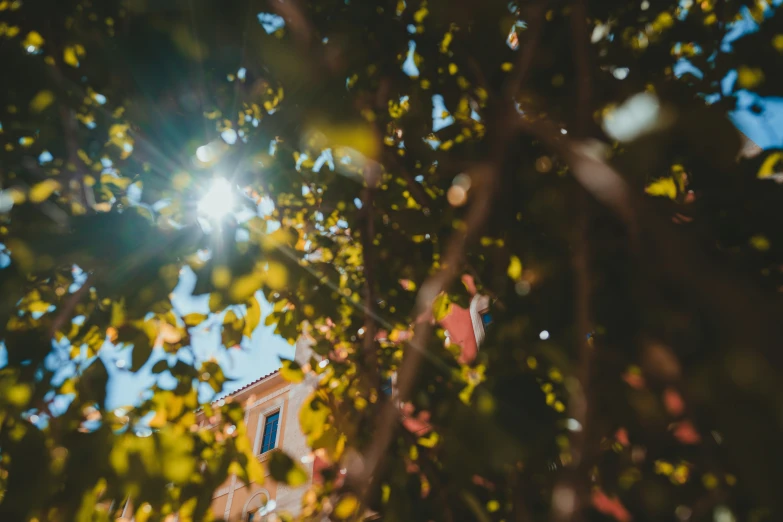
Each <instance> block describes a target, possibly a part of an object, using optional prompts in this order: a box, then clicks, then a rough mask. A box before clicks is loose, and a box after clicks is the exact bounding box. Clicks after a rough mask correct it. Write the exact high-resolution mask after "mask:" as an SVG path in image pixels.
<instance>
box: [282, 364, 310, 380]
mask: <svg viewBox="0 0 783 522" xmlns="http://www.w3.org/2000/svg"><path fill="white" fill-rule="evenodd" d="M282 363H283V365H282V366H281V367H280V375H281V376H282V377H283V379H285V380H287V381H288V382H292V383H299V382H302V381H303V380H304V377H305V375H304V372H303V371H302V367H301V366H299V363H297V362H296V361H289V360H288V359H283V361H282Z"/></svg>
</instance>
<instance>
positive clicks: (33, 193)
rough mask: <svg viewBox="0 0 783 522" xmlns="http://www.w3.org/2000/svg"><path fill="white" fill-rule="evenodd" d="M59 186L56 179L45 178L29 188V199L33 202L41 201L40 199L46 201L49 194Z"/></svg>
mask: <svg viewBox="0 0 783 522" xmlns="http://www.w3.org/2000/svg"><path fill="white" fill-rule="evenodd" d="M59 188H60V183H59V182H58V181H55V180H53V179H46V180H44V181H42V182H40V183H38V184H37V185H35V186H34V187H33V188H31V189H30V196H29V197H30V201H31V202H33V203H41V202H42V201H46V200H47V199H49V196H51V195H52V193H53V192H54V191H55V190H58V189H59Z"/></svg>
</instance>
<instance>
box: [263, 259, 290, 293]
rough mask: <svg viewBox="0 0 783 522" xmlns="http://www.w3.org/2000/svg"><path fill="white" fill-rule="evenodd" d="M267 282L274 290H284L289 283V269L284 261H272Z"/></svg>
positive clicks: (267, 272)
mask: <svg viewBox="0 0 783 522" xmlns="http://www.w3.org/2000/svg"><path fill="white" fill-rule="evenodd" d="M266 283H267V284H268V285H269V288H272V289H273V290H282V289H283V288H285V286H286V283H288V270H287V269H286V267H285V266H284V265H283V264H282V263H277V262H274V261H272V262H270V263H269V268H268V269H267V271H266Z"/></svg>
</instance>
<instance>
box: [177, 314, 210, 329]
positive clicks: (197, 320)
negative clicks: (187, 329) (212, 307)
mask: <svg viewBox="0 0 783 522" xmlns="http://www.w3.org/2000/svg"><path fill="white" fill-rule="evenodd" d="M206 318H207V316H206V314H198V313H192V314H187V315H185V316H183V317H182V320H183V321H185V324H186V325H187V326H198V325H200V324H201V323H203V322H204V320H205V319H206Z"/></svg>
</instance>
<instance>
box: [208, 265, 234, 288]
mask: <svg viewBox="0 0 783 522" xmlns="http://www.w3.org/2000/svg"><path fill="white" fill-rule="evenodd" d="M230 283H231V270H229V269H228V268H227V267H225V266H216V267H215V268H214V270H212V284H213V285H215V288H226V287H227V286H228V285H229V284H230Z"/></svg>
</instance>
